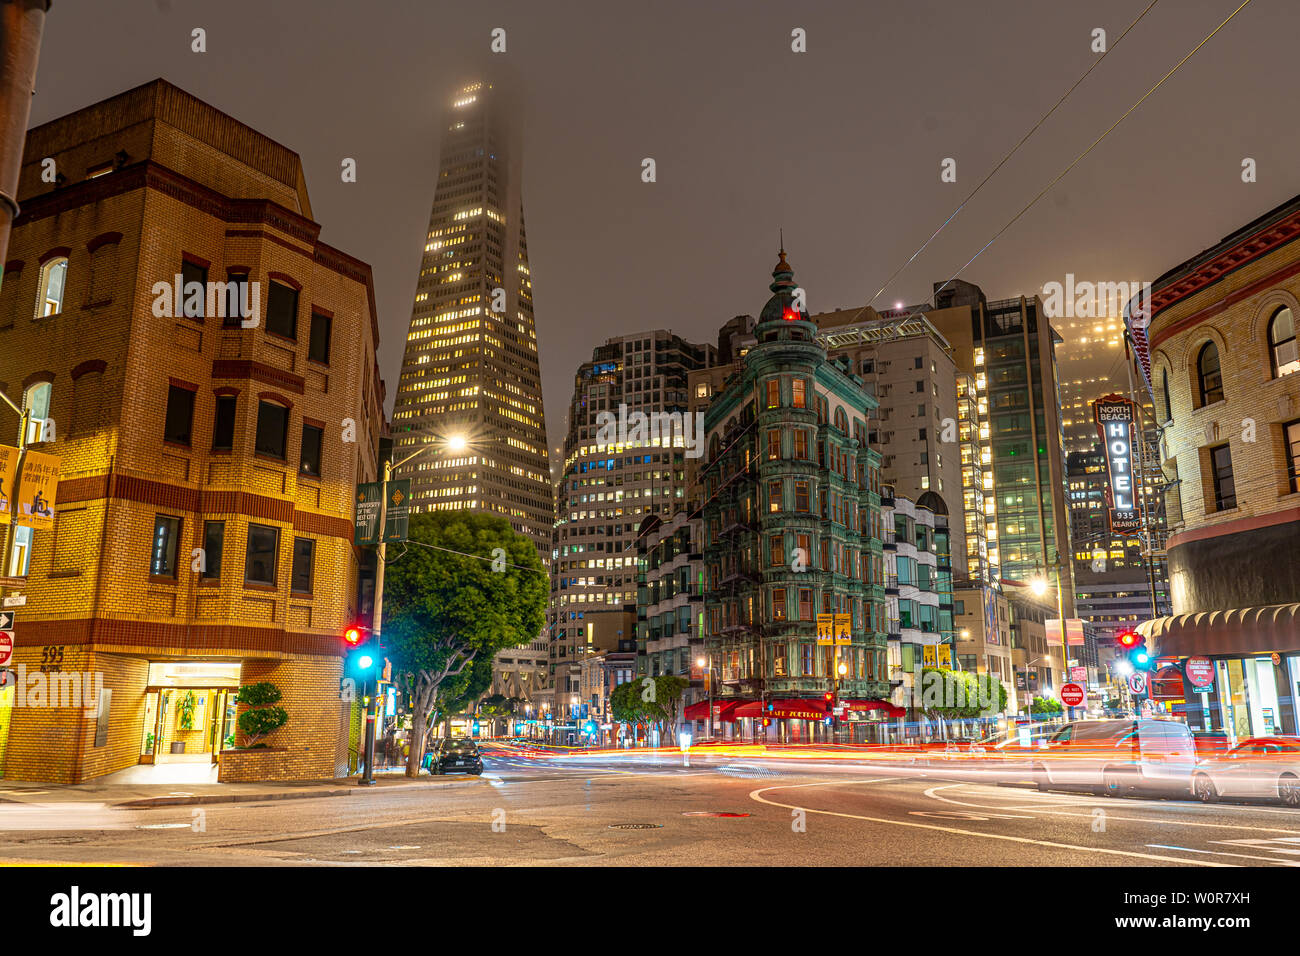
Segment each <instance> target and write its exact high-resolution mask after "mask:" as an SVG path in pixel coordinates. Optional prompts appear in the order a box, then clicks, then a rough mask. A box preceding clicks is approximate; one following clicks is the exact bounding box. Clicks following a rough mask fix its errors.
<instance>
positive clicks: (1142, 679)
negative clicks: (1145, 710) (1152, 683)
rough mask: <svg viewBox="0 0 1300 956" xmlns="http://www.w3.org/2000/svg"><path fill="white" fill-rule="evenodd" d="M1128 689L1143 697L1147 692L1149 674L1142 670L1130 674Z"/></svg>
mask: <svg viewBox="0 0 1300 956" xmlns="http://www.w3.org/2000/svg"><path fill="white" fill-rule="evenodd" d="M1128 689H1129V690H1131V691H1132V692H1133V693H1134V694H1136V695H1137V696H1139V697H1141V696H1142V695H1144V694H1145V693H1146V692H1147V675H1146V674H1144V673H1143V672H1142V671H1138V672H1137V673H1134V674H1129V675H1128Z"/></svg>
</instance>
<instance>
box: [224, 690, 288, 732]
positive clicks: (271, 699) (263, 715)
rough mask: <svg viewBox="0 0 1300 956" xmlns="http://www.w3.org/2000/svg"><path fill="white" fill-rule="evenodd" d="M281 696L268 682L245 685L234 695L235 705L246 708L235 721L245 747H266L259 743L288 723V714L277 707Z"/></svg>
mask: <svg viewBox="0 0 1300 956" xmlns="http://www.w3.org/2000/svg"><path fill="white" fill-rule="evenodd" d="M282 696H283V695H282V694H281V693H280V688H278V687H276V686H275V685H274V684H272V683H271V682H270V681H262V682H260V683H257V684H245V685H244V686H243V687H241V688H239V693H238V694H236V695H235V703H237V704H246V705H247V706H248V709H247V710H245V711H244V712H243V713H242V714H240V715H239V719H238V721H236V723H237V724H238V725H239V730H240V732H241V733H243V735H244V745H245V746H247V747H258V746H266V745H265V744H260V743H259V741H260V740H261V739H262V738H263V737H265V736H267V735H268V734H273V733H275V732H276V731H277V730H279V729H280V728H281V727H283V726H284V725H285V724H287V723H288V722H289V712H288V711H286V710H285V709H284V708H283V707H280V706H278V704H279V701H280V698H281V697H282Z"/></svg>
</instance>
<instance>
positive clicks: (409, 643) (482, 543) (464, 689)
mask: <svg viewBox="0 0 1300 956" xmlns="http://www.w3.org/2000/svg"><path fill="white" fill-rule="evenodd" d="M408 536H409V539H410V541H409V543H408V546H407V550H406V552H405V553H404V554H403V555H402V556H401V558H400V559H399V560H393V561H392V562H391V563H390V565H389V567H388V568H387V569H386V572H385V573H386V577H385V581H384V622H383V635H384V642H385V644H386V645H387V646H388V650H387V654H388V658H389V660H391V661H392V663H393V673H394V676H395V678H396V679H397V680H398V681H399V682H400V685H401V687H402V689H403V690H404V691H405V692H406V693H408V694H409V695H410V698H411V710H412V727H411V752H410V754H409V755H408V757H407V762H406V775H407V776H408V777H414V776H416V775H417V774H418V773H419V770H420V762H421V760H422V759H423V757H424V744H425V736H426V733H427V730H428V727H429V721H430V719H431V718H432V717H434V715H435V713H436V712H441V713H447V712H449V711H450V709H451V707H452V706H454V705H455V704H456V702H457V701H459V700H461V699H463V698H465V697H467V696H468V692H469V691H471V690H474V686H473V685H474V683H475V682H476V680H481V679H482V675H483V673H484V672H486V673H487V675H488V680H489V681H490V679H491V661H492V658H493V657H494V656H495V655H496V653H497V651H499V650H502V649H504V648H507V647H518V646H520V645H521V644H527V643H528V642H529V641H532V640H535V639H536V637H537V634H538V632H539V631H541V629H542V625H543V623H544V621H545V611H546V597H547V592H548V590H549V584H548V580H547V577H546V573H545V570H544V569H543V568H542V561H541V558H540V557H539V556H538V554H537V546H536V545H535V544H534V543H533V542H532V540H531V539H530V538H528V537H525V536H524V535H522V534H518V533H517V532H515V531H514V530H513V529H512V528H511V527H510V523H509V522H508V521H506V520H505V519H504V518H498V517H496V516H495V515H487V514H477V513H472V512H468V511H438V512H433V513H425V514H419V515H413V516H412V517H411V521H410V525H409V528H408ZM422 545H425V546H422ZM497 568H499V569H500V570H495V569H497ZM476 662H478V664H479V666H478V667H477V668H475V666H474V665H475V663H476ZM462 675H465V678H466V679H465V681H464V682H463V683H460V682H458V681H454V680H453V685H452V687H451V688H449V691H450V693H451V694H454V695H455V696H444V697H443V699H442V700H441V701H440V699H439V697H440V694H439V691H440V690H441V689H442V687H443V685H444V683H445V682H447V681H448V679H449V678H450V679H454V678H459V677H461V676H462ZM457 685H459V686H457ZM486 686H487V685H486V684H484V685H483V686H480V687H478V688H477V690H475V691H474V694H473V697H477V696H478V695H479V694H481V693H482V692H483V690H485V689H486ZM470 699H472V698H470Z"/></svg>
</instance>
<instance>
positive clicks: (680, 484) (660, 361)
mask: <svg viewBox="0 0 1300 956" xmlns="http://www.w3.org/2000/svg"><path fill="white" fill-rule="evenodd" d="M716 360H717V350H716V349H715V348H714V347H713V346H712V345H696V344H694V343H692V342H688V341H686V340H685V339H683V338H682V337H681V336H679V335H674V334H673V333H672V332H670V331H665V330H663V329H659V330H655V331H650V332H640V333H636V334H633V335H623V336H618V337H616V338H611V339H609V340H607V341H606V342H605V343H604V344H603V345H600V346H597V347H596V348H595V349H594V350H593V351H592V357H591V360H590V361H588V362H584V363H583V364H582V365H581V366H579V367H578V370H577V372H576V373H575V374H574V381H573V398H572V400H571V401H570V403H569V414H568V433H567V435H566V436H565V441H564V465H563V471H562V474H561V478H560V480H559V482H558V484H557V486H556V492H555V527H554V537H553V551H552V554H551V561H552V575H551V606H550V611H549V615H548V617H549V636H550V642H549V645H548V646H549V655H548V658H549V661H548V662H549V672H548V675H547V676H548V681H547V683H548V686H549V687H550V689H551V691H552V693H553V695H554V697H555V699H556V700H563V699H565V698H566V695H572V694H574V693H576V692H577V681H578V678H579V669H578V664H579V662H580V660H581V659H582V657H584V656H585V655H587V654H590V653H594V652H596V651H598V650H602V649H601V648H597V647H596V646H595V645H594V643H593V642H592V635H593V634H594V633H596V632H597V631H598V630H599V628H596V627H589V626H588V625H589V624H594V623H595V622H596V621H598V620H600V619H601V618H602V617H604V616H607V615H610V614H615V615H622V614H623V613H624V608H625V606H626V607H628V608H631V607H633V606H635V604H636V600H637V541H638V539H639V538H640V536H641V532H642V531H643V530H644V529H643V522H645V521H646V520H647V519H648V518H651V517H657V518H659V519H660V520H663V521H667V520H668V519H669V518H671V516H673V515H674V514H676V513H678V512H680V511H683V510H685V509H686V506H687V497H686V488H687V463H688V453H689V452H690V448H689V447H688V438H689V439H690V440H691V441H693V442H695V443H696V444H697V447H698V448H699V449H700V450H702V448H703V445H702V444H701V443H702V441H703V436H702V435H699V434H698V433H697V432H696V430H695V423H696V420H697V419H696V417H695V416H693V415H691V414H690V408H689V405H690V402H689V401H688V378H689V375H690V373H691V372H693V371H696V370H698V369H704V368H708V367H710V366H712V365H714V364H715V363H716ZM651 415H675V416H677V418H676V419H675V422H676V424H674V420H672V419H662V418H661V419H658V420H657V425H656V426H655V427H653V428H651V427H650V426H651V421H650V419H649V416H651ZM637 416H646V417H645V418H642V419H638V417H637ZM620 423H621V424H622V429H621V430H620ZM639 423H640V424H641V425H643V427H644V430H643V431H641V432H640V433H638V424H639ZM688 429H689V431H688ZM615 630H617V629H615ZM632 637H633V635H632V634H631V633H629V634H627V635H626V638H627V639H628V640H631V639H632Z"/></svg>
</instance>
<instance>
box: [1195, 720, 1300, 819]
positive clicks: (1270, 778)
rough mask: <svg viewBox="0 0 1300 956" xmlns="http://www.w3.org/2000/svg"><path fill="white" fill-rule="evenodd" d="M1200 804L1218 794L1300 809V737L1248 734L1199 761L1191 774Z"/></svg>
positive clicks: (1217, 796)
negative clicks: (1219, 751) (1256, 799)
mask: <svg viewBox="0 0 1300 956" xmlns="http://www.w3.org/2000/svg"><path fill="white" fill-rule="evenodd" d="M1192 792H1193V793H1194V794H1195V795H1196V798H1197V799H1198V800H1200V801H1201V802H1202V803H1214V802H1215V801H1216V800H1218V799H1219V798H1220V797H1229V798H1233V797H1237V798H1263V799H1267V800H1276V801H1277V802H1278V803H1281V804H1282V805H1284V806H1288V807H1295V808H1298V809H1300V737H1248V738H1247V739H1245V740H1243V741H1242V742H1241V743H1239V744H1237V746H1235V747H1233V748H1232V749H1231V750H1229V751H1228V752H1227V753H1224V754H1222V755H1220V756H1214V757H1209V758H1207V759H1205V760H1202V761H1201V762H1200V763H1199V764H1198V765H1197V767H1196V772H1195V774H1193V776H1192Z"/></svg>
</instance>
